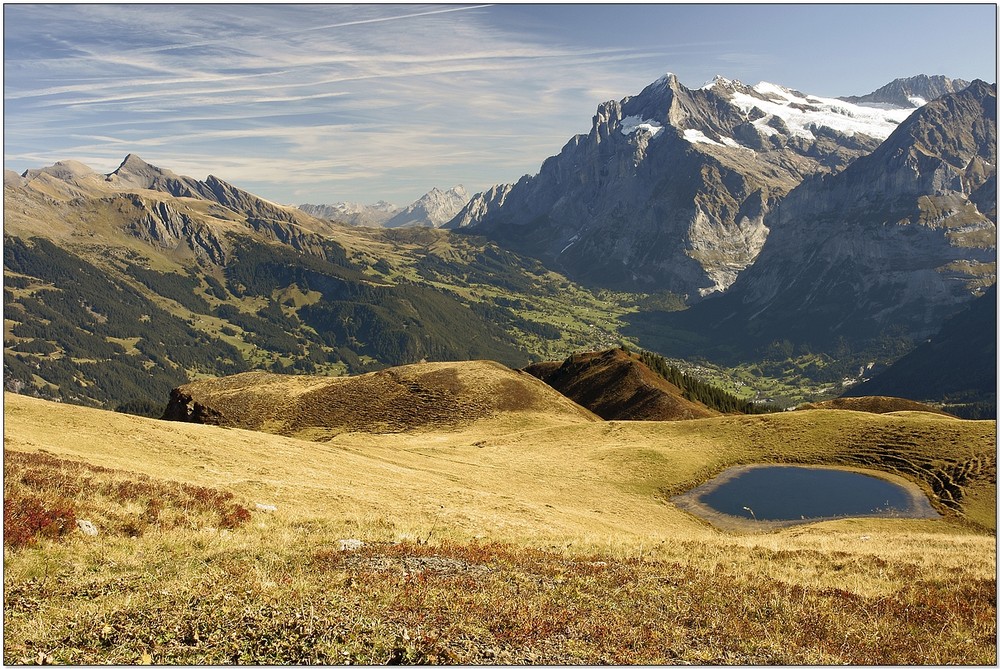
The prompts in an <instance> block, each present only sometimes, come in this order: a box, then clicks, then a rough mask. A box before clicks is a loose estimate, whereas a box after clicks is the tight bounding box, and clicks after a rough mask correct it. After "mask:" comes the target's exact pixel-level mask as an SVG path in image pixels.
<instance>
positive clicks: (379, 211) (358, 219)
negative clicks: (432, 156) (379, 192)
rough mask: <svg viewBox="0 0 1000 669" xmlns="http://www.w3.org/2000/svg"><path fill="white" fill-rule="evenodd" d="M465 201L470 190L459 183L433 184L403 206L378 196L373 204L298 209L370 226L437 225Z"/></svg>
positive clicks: (340, 220) (463, 204) (408, 226)
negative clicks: (435, 186) (443, 187)
mask: <svg viewBox="0 0 1000 669" xmlns="http://www.w3.org/2000/svg"><path fill="white" fill-rule="evenodd" d="M468 201H469V194H468V193H467V192H466V190H465V187H464V186H462V185H461V184H459V185H458V186H454V187H453V188H449V189H448V190H445V191H443V190H441V189H439V188H432V189H431V190H430V192H428V193H426V194H424V195H423V196H422V197H421V198H420V199H419V200H417V201H416V202H414V203H413V204H411V205H410V206H408V207H405V208H401V207H397V206H396V205H394V204H389V203H388V202H386V201H385V200H379V201H378V202H376V203H375V204H361V203H357V202H335V203H333V204H300V205H299V209H301V210H302V211H304V212H306V213H307V214H309V215H310V216H315V217H316V218H322V219H326V220H329V221H337V222H339V223H347V224H348V225H360V226H365V227H369V228H411V227H425V228H439V227H441V226H442V225H444V224H445V223H447V222H448V221H450V220H451V219H452V218H454V217H455V214H457V213H458V212H459V211H461V209H462V207H464V206H465V204H466V202H468Z"/></svg>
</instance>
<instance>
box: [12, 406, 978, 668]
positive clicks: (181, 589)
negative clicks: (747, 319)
mask: <svg viewBox="0 0 1000 669" xmlns="http://www.w3.org/2000/svg"><path fill="white" fill-rule="evenodd" d="M532 421H533V422H532V423H531V424H530V425H528V424H523V425H515V426H514V427H510V426H508V427H507V428H506V429H499V430H498V424H496V423H489V424H483V425H479V424H478V423H477V424H472V425H467V426H465V427H464V428H463V429H461V430H457V431H441V432H412V433H410V432H402V433H394V434H381V435H380V434H365V433H345V434H341V435H339V436H337V437H335V438H333V439H329V438H327V437H324V438H323V439H321V440H320V441H317V442H308V441H302V440H299V439H293V438H288V437H280V436H275V435H272V434H267V433H263V432H250V431H247V430H241V429H235V428H221V427H215V426H206V425H192V424H187V423H170V422H163V421H152V420H148V419H143V418H138V417H134V416H126V415H121V414H113V413H108V412H101V411H96V410H93V409H86V408H82V407H75V406H69V405H65V404H53V403H49V402H43V401H40V400H34V399H30V398H25V397H19V396H14V395H7V396H6V403H5V451H6V452H5V501H6V499H7V498H10V499H12V500H15V501H17V502H18V503H17V504H14V505H12V506H17V507H18V508H28V507H27V505H22V504H20V503H19V502H20V501H23V500H25V499H28V498H29V497H31V498H34V499H36V500H38V504H39V506H38V507H36V508H40V509H41V511H39V512H38V513H37V514H36V516H37V518H38V519H39V522H38V523H36V524H35V525H33V526H32V527H33V528H34V529H32V530H31V531H30V534H31V537H32V538H31V539H30V540H27V541H23V542H16V543H15V542H11V541H6V542H5V546H4V558H5V559H4V566H5V569H4V661H5V663H7V664H18V663H39V662H40V663H71V664H100V663H114V664H133V663H143V662H152V663H164V664H203V663H208V664H228V663H237V662H238V663H252V664H292V663H296V664H298V663H328V664H339V663H364V664H383V663H407V664H410V663H463V664H529V663H530V664H571V663H582V664H601V663H611V664H631V663H636V664H659V663H698V664H712V663H726V664H762V663H774V664H791V665H794V664H840V663H849V664H873V665H875V664H898V665H908V664H952V663H955V664H987V665H990V664H995V663H996V539H995V516H996V487H995V486H996V483H995V481H996V479H995V476H996V461H995V440H996V427H995V423H993V422H986V421H962V420H955V419H950V418H947V417H941V416H937V415H934V414H927V413H921V414H916V413H903V414H886V415H875V414H868V413H860V412H855V411H803V412H789V413H781V414H771V415H764V416H725V417H719V418H710V419H703V420H695V421H682V422H678V423H669V424H668V423H642V422H638V423H633V422H607V423H604V422H594V421H592V420H587V419H586V418H585V417H583V416H581V417H580V419H579V420H578V421H569V420H568V419H566V418H565V417H563V416H559V417H553V419H552V420H547V419H546V418H545V416H544V415H539V416H535V417H534V418H533V419H532ZM42 448H44V449H45V451H47V453H43V452H42V451H41V449H42ZM900 457H901V458H904V459H905V460H906V461H908V462H910V463H911V464H912V465H914V467H915V468H916V471H915V473H914V472H909V473H908V472H907V471H905V470H898V469H895V467H897V466H898V465H899V464H900V461H899V460H898V459H894V458H900ZM762 460H765V461H787V462H813V463H818V464H841V465H846V464H851V463H853V464H854V465H855V466H859V465H861V464H864V466H869V467H875V468H879V469H885V470H886V471H893V472H895V473H897V474H898V475H901V476H904V477H905V478H908V479H909V480H911V481H914V482H917V483H919V484H922V485H923V486H924V487H925V489H927V490H930V488H931V487H932V486H931V485H930V483H929V481H930V480H931V478H934V477H935V476H937V477H939V478H940V479H941V480H942V481H945V480H947V481H951V482H952V483H956V484H958V483H959V482H960V485H958V488H959V489H960V491H961V494H958V495H953V496H952V498H951V500H950V501H949V502H948V503H942V501H941V500H937V501H936V502H935V505H936V507H937V508H938V509H939V511H941V513H942V514H943V516H942V518H941V519H939V520H902V519H883V520H876V519H845V520H839V521H832V522H825V523H818V524H813V525H802V526H798V527H794V528H786V529H783V530H779V531H776V532H773V533H766V534H753V533H750V534H727V533H724V532H721V531H718V530H715V529H713V528H711V527H708V526H706V525H705V524H703V523H702V522H701V521H699V520H697V519H695V518H694V517H692V516H689V515H688V514H686V513H684V512H682V511H680V510H679V509H677V508H676V507H674V506H673V505H672V504H671V503H670V502H669V496H670V495H671V494H672V491H676V490H682V489H687V488H690V487H692V486H693V485H695V484H697V483H698V482H700V481H702V480H704V479H705V478H707V477H710V476H712V475H713V474H714V472H716V471H719V470H721V469H723V468H725V467H728V466H730V465H732V464H739V463H746V462H755V461H762ZM963 463H966V464H963ZM921 472H924V473H926V474H927V476H928V477H929V478H926V479H925V478H921V477H922V476H924V474H922V473H921ZM943 473H946V474H947V478H945V477H944V476H943ZM152 499H159V500H161V501H162V509H160V510H159V512H158V513H156V514H155V519H154V514H151V513H150V508H149V506H150V500H152ZM226 508H228V509H230V510H231V512H232V514H237V515H236V516H234V517H233V519H232V521H230V520H227V518H228V517H230V516H228V515H227V514H225V513H220V511H221V510H223V509H226ZM241 510H242V511H241ZM70 512H71V513H70ZM991 516H992V520H991ZM73 518H75V519H87V520H91V521H92V522H93V524H94V525H95V527H97V529H98V531H99V534H98V535H97V536H88V535H86V534H83V533H82V532H80V531H78V530H77V529H75V528H74V527H73V525H72V524H71V522H70V521H71V520H73ZM233 521H235V522H233ZM991 522H992V523H993V525H990V523H991ZM11 527H13V526H5V532H7V531H9V530H10V529H11ZM67 527H68V528H70V529H69V531H65V530H66V528H67ZM6 539H7V536H6V534H5V540H6ZM351 539H353V540H357V541H342V540H351ZM352 549H353V550H352Z"/></svg>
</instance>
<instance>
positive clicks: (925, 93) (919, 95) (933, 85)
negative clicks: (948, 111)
mask: <svg viewBox="0 0 1000 669" xmlns="http://www.w3.org/2000/svg"><path fill="white" fill-rule="evenodd" d="M968 85H969V82H968V81H965V80H964V79H949V78H948V77H945V76H941V75H935V76H930V77H929V76H927V75H926V74H920V75H917V76H915V77H908V78H906V79H896V80H894V81H891V82H889V83H888V84H886V85H885V86H883V87H882V88H880V89H878V90H877V91H873V92H871V93H869V94H868V95H861V96H853V95H852V96H850V97H845V98H841V100H845V101H846V102H853V103H855V104H862V105H870V104H881V105H893V106H896V107H919V106H921V105H923V104H925V103H927V102H929V101H931V100H935V99H937V98H939V97H941V96H942V95H947V94H948V93H957V92H959V91H961V90H962V89H964V88H967V87H968Z"/></svg>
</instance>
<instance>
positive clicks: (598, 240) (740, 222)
mask: <svg viewBox="0 0 1000 669" xmlns="http://www.w3.org/2000/svg"><path fill="white" fill-rule="evenodd" d="M909 113H910V110H885V109H872V108H860V107H856V106H852V105H850V104H849V103H845V102H842V101H837V100H830V99H825V98H816V97H814V96H806V95H804V94H801V93H798V92H796V91H790V90H788V89H784V88H781V87H779V86H774V85H772V84H765V83H762V84H758V85H757V86H754V87H749V86H745V85H743V84H741V83H740V82H736V81H729V80H726V79H722V78H721V77H720V78H716V79H715V80H713V81H712V82H711V83H710V84H707V85H706V86H704V87H702V88H699V89H688V88H686V87H684V86H683V85H682V84H681V83H680V82H679V81H678V80H677V78H676V77H675V76H674V75H667V76H665V77H663V78H662V79H660V80H658V81H657V82H654V83H653V84H651V85H650V86H648V87H646V89H644V90H643V91H642V92H641V93H640V94H639V95H637V96H634V97H629V98H625V99H623V100H621V101H620V102H619V101H610V102H606V103H604V104H602V105H601V106H600V107H599V108H598V110H597V113H596V114H595V116H594V119H593V126H592V128H591V131H590V133H589V134H587V135H577V136H576V137H574V138H573V139H571V140H570V141H569V142H568V143H567V144H566V146H565V147H564V148H563V150H562V152H561V153H560V154H559V155H558V156H554V157H552V158H549V159H548V160H546V161H545V162H544V163H543V164H542V166H541V170H540V171H539V173H538V174H537V175H535V176H525V177H523V178H522V179H521V180H520V181H519V182H518V183H516V184H513V185H503V186H495V187H494V188H492V189H491V190H489V191H487V192H484V193H480V194H478V195H476V196H474V197H473V198H472V200H471V201H470V202H469V204H468V205H467V206H466V207H465V208H464V209H463V210H462V211H461V212H460V213H459V214H458V216H456V217H455V218H454V219H453V220H452V221H451V222H449V223H448V224H447V226H445V227H449V228H457V229H462V228H469V229H471V230H472V231H474V232H475V233H476V234H486V235H488V236H490V237H492V238H494V239H497V240H498V241H501V242H502V243H504V244H506V245H508V246H510V247H512V248H514V249H516V250H518V251H520V252H525V253H529V254H532V255H535V256H536V257H539V258H541V259H542V260H544V261H545V262H547V263H548V264H549V265H550V266H552V267H554V268H555V269H558V270H561V271H564V272H566V273H567V274H568V275H569V276H570V277H572V278H574V279H577V280H580V281H584V282H588V283H591V284H597V285H605V286H611V287H616V288H623V289H638V290H644V291H651V290H663V289H666V290H670V291H673V292H675V293H678V294H683V295H686V296H688V298H689V299H690V300H692V301H696V300H697V299H699V298H700V297H703V296H705V295H708V294H710V293H713V292H717V291H722V290H725V289H727V288H728V287H729V286H730V285H731V284H732V283H733V281H735V279H736V277H737V276H738V275H739V273H740V272H742V271H743V270H744V269H745V268H746V267H747V266H748V265H750V264H751V263H752V262H753V261H754V259H755V258H756V257H757V254H758V253H759V252H760V249H761V247H762V246H763V244H764V241H765V239H766V238H767V235H768V228H767V226H766V225H765V216H766V215H767V214H768V213H769V212H770V211H771V210H772V209H773V208H774V206H775V204H776V203H777V202H778V201H779V200H780V199H781V198H782V197H783V196H784V195H785V194H787V193H788V192H789V191H790V190H791V189H792V188H794V187H795V186H797V185H798V184H799V183H800V182H801V181H802V179H803V178H804V177H805V176H808V175H812V174H819V173H830V172H836V171H839V170H841V169H843V168H844V167H845V166H846V165H848V164H850V163H851V162H852V161H853V160H854V159H856V158H858V157H859V156H861V155H864V154H867V153H869V152H870V151H872V150H873V149H874V148H875V147H877V146H878V144H879V143H880V142H881V141H882V140H883V139H884V138H885V137H887V136H888V135H889V134H890V133H891V132H892V130H893V129H894V128H895V127H896V124H898V122H899V121H901V120H902V119H904V118H906V116H908V115H909Z"/></svg>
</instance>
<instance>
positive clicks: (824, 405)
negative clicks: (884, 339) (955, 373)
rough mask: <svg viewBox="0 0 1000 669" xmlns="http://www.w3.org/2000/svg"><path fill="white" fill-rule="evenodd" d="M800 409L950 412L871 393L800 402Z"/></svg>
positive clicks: (940, 413) (798, 408) (944, 413)
mask: <svg viewBox="0 0 1000 669" xmlns="http://www.w3.org/2000/svg"><path fill="white" fill-rule="evenodd" d="M796 409H797V410H801V409H846V410H848V411H867V412H868V413H892V412H894V411H925V412H927V413H936V414H938V415H941V416H949V417H952V418H954V416H952V415H951V414H949V413H947V412H944V411H941V410H940V409H936V408H934V407H932V406H930V405H929V404H923V403H921V402H915V401H913V400H907V399H903V398H901V397H883V396H881V395H871V396H867V397H838V398H836V399H832V400H826V401H825V402H811V403H809V404H802V405H800V406H798V407H797V408H796Z"/></svg>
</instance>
